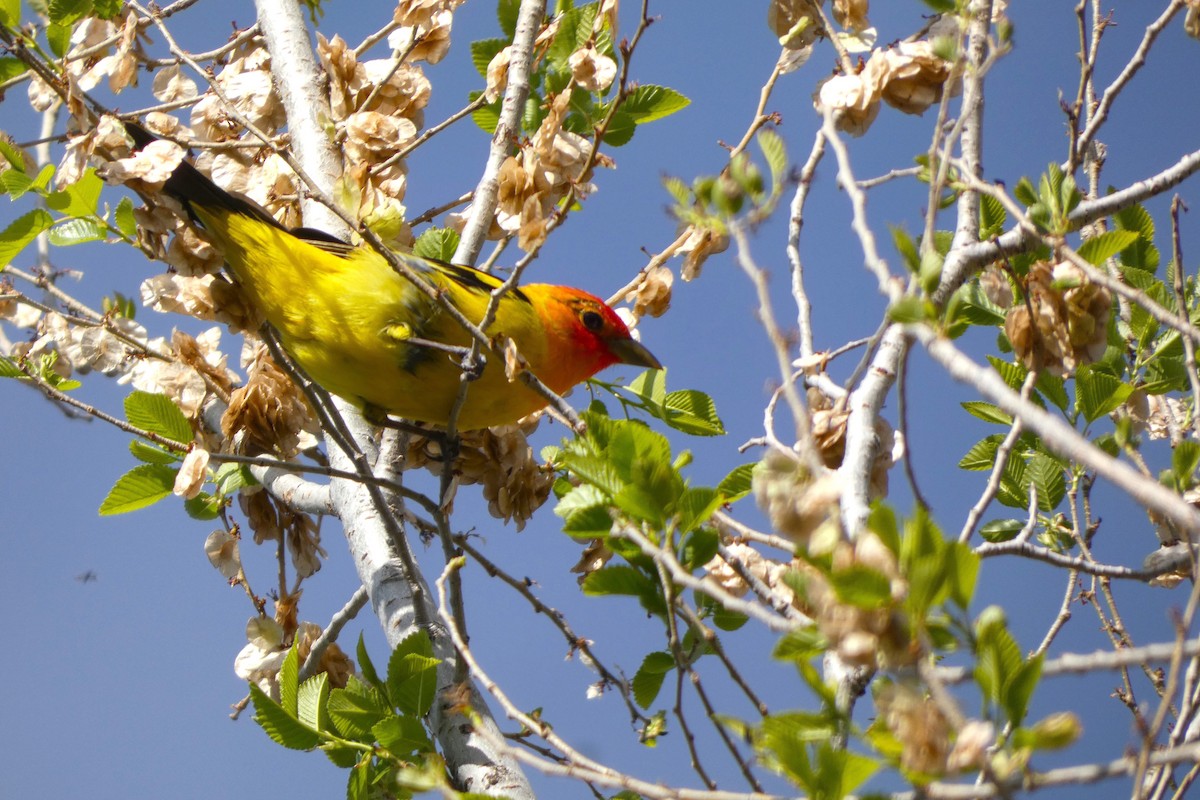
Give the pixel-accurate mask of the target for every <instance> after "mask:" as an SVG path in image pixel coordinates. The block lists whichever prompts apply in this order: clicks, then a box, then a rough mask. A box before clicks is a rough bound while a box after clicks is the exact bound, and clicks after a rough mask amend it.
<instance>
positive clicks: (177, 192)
mask: <svg viewBox="0 0 1200 800" xmlns="http://www.w3.org/2000/svg"><path fill="white" fill-rule="evenodd" d="M124 124H125V131H126V132H127V133H128V134H129V135H130V137H131V138H132V139H133V149H134V150H135V151H136V150H142V149H144V148H145V147H146V146H148V145H149V144H150V143H152V142H156V141H158V140H159V137H158V136H155V135H154V134H152V133H151V132H150V131H148V130H146V129H145V128H143V127H142V126H141V125H139V124H138V123H136V122H125V123H124ZM163 191H164V192H166V193H167V194H169V195H171V196H172V197H174V198H175V199H176V200H178V201H179V202H181V203H183V206H184V208H186V209H187V211H188V215H189V216H190V217H191V218H192V219H193V220H195V219H196V213H195V210H194V208H193V206H200V207H201V208H207V209H225V210H226V211H229V212H231V213H234V214H242V215H244V216H248V217H253V218H255V219H258V220H261V221H263V222H265V223H267V224H268V225H273V226H274V227H276V228H279V229H280V230H286V229H285V228H284V227H283V226H282V225H280V224H279V221H278V220H276V219H275V218H274V217H273V216H271V215H270V214H269V213H268V212H267V210H266V209H265V208H263V207H262V206H260V205H259V204H258V203H255V202H254V201H253V200H250V199H249V198H246V197H240V196H238V195H235V194H231V193H229V192H227V191H225V190H224V189H222V188H221V187H220V186H217V185H216V184H215V183H213V182H212V180H211V179H210V178H208V177H207V176H206V175H204V173H202V172H200V170H198V169H196V168H195V167H194V166H192V164H191V163H190V162H188V161H186V160H185V161H182V162H180V164H179V166H178V167H176V168H175V171H174V172H173V173H171V177H170V178H168V179H167V181H166V183H164V184H163Z"/></svg>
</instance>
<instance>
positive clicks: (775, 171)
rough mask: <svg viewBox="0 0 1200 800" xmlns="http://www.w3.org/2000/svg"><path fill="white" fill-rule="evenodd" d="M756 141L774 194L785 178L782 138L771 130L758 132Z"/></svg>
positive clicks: (785, 149)
mask: <svg viewBox="0 0 1200 800" xmlns="http://www.w3.org/2000/svg"><path fill="white" fill-rule="evenodd" d="M757 140H758V147H759V149H760V150H762V154H763V160H765V161H766V162H767V169H768V170H770V172H771V190H772V192H774V190H775V189H776V188H777V187H779V186H780V185H781V184H782V183H783V182H784V180H785V179H786V178H787V170H788V160H787V145H786V144H784V141H783V137H782V136H780V135H779V134H778V133H776V132H775V131H773V130H763V131H761V132H759V134H758V137H757Z"/></svg>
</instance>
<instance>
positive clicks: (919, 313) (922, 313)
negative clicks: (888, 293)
mask: <svg viewBox="0 0 1200 800" xmlns="http://www.w3.org/2000/svg"><path fill="white" fill-rule="evenodd" d="M934 313H935V312H934V308H933V305H932V304H931V303H930V302H929V301H928V300H925V299H924V298H921V297H914V296H913V295H905V296H904V297H901V298H900V299H899V300H897V301H896V302H894V303H892V304H891V305H890V306H888V310H887V315H888V319H890V320H891V321H892V322H899V323H901V324H904V323H912V322H924V321H925V320H928V319H933V317H934Z"/></svg>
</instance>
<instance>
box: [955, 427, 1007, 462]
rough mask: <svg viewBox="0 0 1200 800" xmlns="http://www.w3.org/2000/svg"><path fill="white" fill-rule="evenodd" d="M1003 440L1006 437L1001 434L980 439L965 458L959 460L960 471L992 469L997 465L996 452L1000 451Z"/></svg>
mask: <svg viewBox="0 0 1200 800" xmlns="http://www.w3.org/2000/svg"><path fill="white" fill-rule="evenodd" d="M1003 440H1004V435H1003V434H999V433H996V434H992V435H991V436H988V437H986V438H984V439H980V440H979V441H978V442H976V443H975V444H974V445H972V446H971V449H970V450H968V451H967V454H966V455H965V456H963V457H962V458H961V459H959V462H958V466H959V469H966V470H971V471H972V472H981V471H983V470H986V469H991V468H992V467H993V466H994V465H995V463H996V451H997V450H999V449H1000V442H1001V441H1003Z"/></svg>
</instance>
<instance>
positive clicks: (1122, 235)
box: [1076, 230, 1141, 267]
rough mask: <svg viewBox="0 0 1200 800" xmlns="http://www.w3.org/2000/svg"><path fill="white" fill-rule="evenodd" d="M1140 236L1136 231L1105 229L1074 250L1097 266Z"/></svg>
mask: <svg viewBox="0 0 1200 800" xmlns="http://www.w3.org/2000/svg"><path fill="white" fill-rule="evenodd" d="M1140 238H1141V234H1139V233H1138V232H1137V231H1123V230H1115V231H1105V232H1104V233H1101V234H1099V235H1098V236H1093V237H1092V238H1090V239H1088V240H1087V241H1085V242H1083V243H1082V244H1081V245H1079V249H1078V250H1077V251H1076V252H1078V253H1079V255H1080V256H1081V257H1082V258H1083V259H1084V260H1085V261H1087V262H1088V263H1089V264H1091V265H1092V266H1094V267H1098V266H1101V265H1102V264H1104V262H1105V261H1107V260H1108V259H1110V258H1112V257H1113V256H1115V255H1116V254H1117V253H1119V252H1121V251H1122V250H1125V249H1126V248H1128V247H1129V246H1130V245H1132V244H1134V243H1135V242H1137V240H1138V239H1140Z"/></svg>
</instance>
